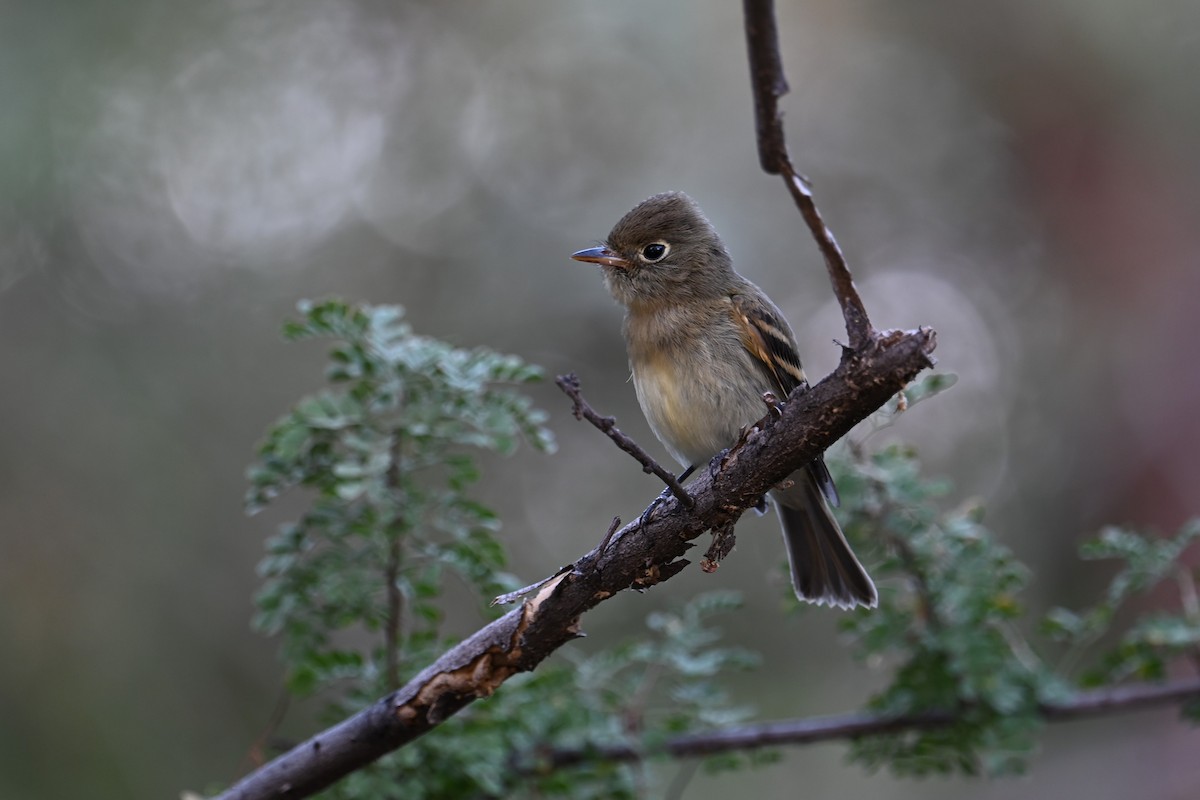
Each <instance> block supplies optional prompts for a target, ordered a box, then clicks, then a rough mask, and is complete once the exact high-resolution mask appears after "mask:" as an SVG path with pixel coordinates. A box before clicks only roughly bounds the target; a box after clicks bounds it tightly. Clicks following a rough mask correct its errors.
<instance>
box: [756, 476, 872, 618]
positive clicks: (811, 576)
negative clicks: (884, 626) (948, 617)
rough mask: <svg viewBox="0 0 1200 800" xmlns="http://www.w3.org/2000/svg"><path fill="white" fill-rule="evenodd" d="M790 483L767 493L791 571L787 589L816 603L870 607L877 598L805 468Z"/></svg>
mask: <svg viewBox="0 0 1200 800" xmlns="http://www.w3.org/2000/svg"><path fill="white" fill-rule="evenodd" d="M793 478H794V480H795V482H796V485H795V486H793V487H792V488H790V489H787V490H786V491H780V492H773V493H772V497H773V498H774V500H775V506H776V508H777V509H778V510H779V519H780V521H781V522H782V523H783V541H784V543H785V544H786V545H787V552H788V563H789V564H790V565H791V568H792V587H793V588H794V589H795V590H796V596H797V597H799V598H800V599H801V600H805V601H807V602H810V603H816V604H817V605H830V606H837V607H838V608H854V607H855V606H866V607H867V608H874V607H875V605H876V604H877V603H878V602H879V594H878V592H876V591H875V584H874V582H872V580H871V576H869V575H868V574H867V571H866V570H865V569H864V568H863V565H862V564H860V563H859V561H858V558H856V557H855V555H854V551H853V550H851V549H850V543H849V542H847V541H846V536H845V534H843V533H842V529H841V527H839V526H838V523H837V520H836V519H834V518H833V513H832V512H831V511H830V510H829V506H828V505H827V504H826V502H825V498H824V496H823V495H822V493H821V487H820V485H819V484H818V482H817V477H816V475H815V474H814V472H813V471H812V470H811V469H805V470H803V471H802V472H800V473H798V474H796V475H795V476H793Z"/></svg>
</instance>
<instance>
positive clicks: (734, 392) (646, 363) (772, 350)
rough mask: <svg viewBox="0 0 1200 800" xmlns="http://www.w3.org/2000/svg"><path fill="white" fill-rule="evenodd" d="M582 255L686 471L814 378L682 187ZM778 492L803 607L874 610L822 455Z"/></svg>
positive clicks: (649, 405) (651, 414) (641, 389)
mask: <svg viewBox="0 0 1200 800" xmlns="http://www.w3.org/2000/svg"><path fill="white" fill-rule="evenodd" d="M571 258H573V259H575V260H576V261H588V262H592V263H595V264H599V265H600V266H601V267H603V270H604V282H605V284H606V285H607V286H608V290H609V291H610V292H612V295H613V297H615V298H616V299H617V301H618V302H620V303H621V304H622V305H623V306H625V309H626V315H625V325H624V333H625V344H626V347H627V348H628V351H629V366H630V369H631V370H632V371H633V385H634V388H635V389H636V391H637V397H638V402H639V403H640V404H641V407H642V412H643V413H644V414H645V415H646V420H647V421H648V422H649V423H650V428H651V429H652V430H653V431H654V434H655V435H656V436H657V437H658V438H659V440H660V441H661V442H662V443H663V444H664V445H665V446H666V448H667V450H668V451H670V453H671V455H672V456H673V457H674V458H675V459H676V460H677V461H678V462H679V463H680V464H682V465H683V466H684V467H685V469H686V473H685V474H687V473H690V472H691V470H692V469H694V468H695V467H697V466H699V465H703V464H706V463H708V461H709V459H711V458H712V457H713V456H714V455H716V454H717V453H719V452H720V451H721V450H723V449H725V448H726V447H729V446H730V445H732V444H733V443H734V442H735V441H736V440H737V437H738V435H739V433H740V431H741V429H742V428H743V427H744V426H746V425H749V424H751V423H753V422H755V421H756V420H758V419H760V418H761V417H762V415H763V413H764V406H763V401H762V395H763V393H764V392H767V391H770V392H773V393H775V394H776V395H778V396H779V397H781V398H786V397H787V396H788V394H789V393H790V392H791V391H792V389H794V388H796V387H797V386H798V385H800V384H802V383H805V377H804V370H803V369H801V367H800V357H799V356H798V355H797V354H796V343H795V337H794V336H793V335H792V330H791V328H790V327H788V324H787V322H786V320H784V318H783V315H782V314H781V313H780V312H779V309H778V308H776V307H775V304H774V303H772V302H771V300H770V299H769V298H768V297H767V296H766V294H765V293H763V291H762V290H761V289H759V288H758V287H757V286H755V285H754V284H753V283H751V282H750V281H748V280H746V279H745V278H743V277H742V276H741V275H739V274H738V273H737V272H735V271H734V269H733V264H732V262H731V260H730V258H729V253H728V252H727V251H726V249H725V245H724V243H722V241H721V237H720V236H718V235H717V232H716V230H714V229H713V227H712V225H711V224H710V223H709V221H708V219H707V218H706V217H705V216H704V213H703V212H702V211H701V210H700V208H699V206H697V205H696V203H695V202H693V201H692V199H691V198H690V197H688V196H687V195H685V194H682V193H680V192H667V193H664V194H657V195H654V196H653V197H651V198H649V199H648V200H645V201H643V202H642V203H641V204H639V205H638V206H637V207H636V208H634V209H633V210H632V211H630V212H629V213H628V214H626V215H625V216H624V217H622V218H621V220H620V221H619V222H618V223H617V224H616V226H615V227H613V229H612V232H610V233H609V234H608V239H607V240H606V241H605V243H604V244H603V245H602V246H600V247H592V248H588V249H587V250H580V251H579V252H577V253H575V254H573V255H572V256H571ZM791 480H792V486H791V487H790V488H788V489H776V490H774V491H772V492H771V497H772V499H773V500H774V501H775V506H776V508H777V509H778V510H779V517H780V520H781V521H782V523H783V539H784V542H785V543H786V545H787V551H788V560H789V562H790V563H791V568H792V585H793V586H794V588H795V590H796V595H797V596H798V597H799V598H800V599H801V600H807V601H809V602H813V603H817V604H818V605H822V604H828V605H831V606H838V607H840V608H853V607H855V606H859V605H861V606H867V607H874V606H875V604H876V603H877V602H878V594H877V593H876V591H875V584H874V583H872V581H871V578H870V576H868V575H867V572H866V570H865V569H863V566H862V564H860V563H859V562H858V559H857V558H855V556H854V553H853V551H851V549H850V545H849V544H848V543H847V542H846V537H845V536H844V535H843V534H842V530H841V528H840V527H838V523H837V520H835V519H834V518H833V515H832V513H831V512H830V510H829V506H828V505H827V504H826V499H828V501H829V502H831V503H833V504H835V505H836V504H837V502H838V499H837V490H836V489H835V488H834V485H833V479H832V478H831V477H830V476H829V471H828V469H826V467H825V462H824V461H823V460H822V459H820V458H818V459H816V460H815V461H813V462H812V463H810V464H809V465H807V466H806V467H804V468H803V469H802V470H800V471H799V472H797V473H795V474H794V475H792V476H791Z"/></svg>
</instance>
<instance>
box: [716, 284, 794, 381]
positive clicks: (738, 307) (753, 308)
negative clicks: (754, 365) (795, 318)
mask: <svg viewBox="0 0 1200 800" xmlns="http://www.w3.org/2000/svg"><path fill="white" fill-rule="evenodd" d="M729 299H730V300H731V301H732V303H733V305H732V308H733V321H734V322H735V323H736V324H737V327H738V333H739V334H741V338H742V344H743V345H744V346H745V348H746V349H747V350H748V351H750V354H751V355H753V356H754V357H755V358H757V359H758V360H759V361H761V362H762V364H763V366H764V367H766V368H767V372H769V373H770V374H771V375H772V376H774V378H775V388H776V389H778V390H779V391H780V392H782V396H781V397H780V398H779V399H780V400H785V399H787V396H788V395H789V394H791V393H792V390H793V389H795V388H796V387H797V386H799V385H801V384H803V383H807V381H808V379H807V378H806V377H805V376H804V368H803V367H801V366H800V356H798V355H797V354H796V343H795V340H793V339H792V332H791V331H790V330H789V329H788V326H787V323H786V322H784V321H783V320H782V319H781V318H780V316H779V314H778V312H776V311H775V309H773V308H771V307H770V305H768V304H767V303H764V302H761V301H757V299H756V298H750V297H747V296H746V295H743V294H735V295H732V296H731V297H730V298H729Z"/></svg>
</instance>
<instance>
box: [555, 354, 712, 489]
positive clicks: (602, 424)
mask: <svg viewBox="0 0 1200 800" xmlns="http://www.w3.org/2000/svg"><path fill="white" fill-rule="evenodd" d="M554 383H555V384H557V385H558V388H560V389H562V390H563V394H565V395H566V396H567V397H569V398H571V401H572V402H573V403H574V404H575V407H574V409H573V411H574V414H575V419H586V420H587V421H588V422H590V423H592V424H593V425H595V426H596V427H597V428H598V429H599V430H600V432H601V433H603V434H604V435H605V436H607V437H608V438H610V439H612V440H613V443H614V444H616V446H617V447H619V448H621V449H622V450H624V451H625V452H626V453H629V455H631V456H633V457H634V458H635V459H637V462H638V463H639V464H641V465H642V472H645V473H647V474H654V475H657V476H658V478H659V479H660V480H661V481H662V482H663V483H665V484H666V485H667V488H668V489H670V490H671V494H673V495H675V497H676V498H678V500H679V502H680V503H682V504H683V506H684V508H691V507H692V504H693V501H692V496H691V495H690V494H688V493H687V490H686V489H684V488H683V484H681V483H680V482H679V480H678V479H677V478H676V477H675V475H674V473H672V472H670V471H669V470H667V469H665V468H664V467H663V466H662V465H661V464H659V463H658V462H657V461H655V460H654V457H653V456H651V455H650V454H649V453H647V452H646V451H645V450H643V449H642V448H641V447H640V446H639V445H638V443H637V442H635V441H634V440H633V439H630V438H629V437H628V436H626V435H625V434H623V433H621V429H620V428H618V427H617V420H616V418H614V417H604V416H601V415H600V414H598V413H597V412H596V410H595V409H594V408H592V407H591V406H590V405H588V402H587V400H584V399H583V393H582V390H581V389H580V385H579V378H578V377H577V376H576V375H575V373H573V372H572V373H570V374H568V375H559V376H558V377H557V378H555V379H554Z"/></svg>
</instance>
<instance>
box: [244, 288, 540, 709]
mask: <svg viewBox="0 0 1200 800" xmlns="http://www.w3.org/2000/svg"><path fill="white" fill-rule="evenodd" d="M300 311H301V313H302V315H303V316H302V318H301V319H300V320H297V321H293V322H289V323H287V325H286V326H285V329H284V330H285V334H286V335H287V337H288V338H289V339H292V340H298V339H311V338H318V337H319V338H327V339H332V340H333V341H334V346H333V349H332V351H331V353H330V365H329V368H328V370H327V372H326V374H327V378H328V380H329V382H330V384H331V386H330V388H328V389H325V390H323V391H321V392H318V393H317V394H314V395H310V396H308V397H306V398H304V399H302V400H301V401H300V402H298V403H297V404H296V405H295V407H294V408H293V409H292V410H291V411H290V412H289V413H288V414H287V415H286V416H284V417H283V418H282V419H281V420H279V421H278V422H277V423H275V425H274V426H272V427H271V429H270V430H269V431H268V433H267V437H266V441H265V442H264V443H263V445H262V446H261V448H260V450H259V458H258V462H257V463H256V464H255V465H254V466H253V467H252V468H251V469H250V471H249V478H250V482H251V488H250V490H249V492H248V495H247V499H246V504H247V507H248V508H249V509H250V510H251V511H256V510H258V509H260V508H261V507H262V506H263V505H264V504H266V503H268V502H269V501H271V500H272V499H273V498H275V497H276V496H277V495H279V494H280V493H282V492H284V491H286V490H288V489H291V488H296V487H302V488H304V489H306V490H308V494H309V496H310V497H311V504H310V506H309V509H308V510H307V512H306V513H305V514H304V515H303V516H302V517H301V518H300V519H299V520H298V521H296V522H292V523H289V524H286V525H284V526H283V527H282V528H281V529H280V531H279V533H278V534H277V535H276V536H274V537H273V538H272V539H271V540H270V541H269V542H268V543H267V556H266V557H265V558H264V559H263V560H262V562H261V563H260V565H259V572H260V573H261V575H262V576H263V577H264V579H265V585H264V587H263V589H262V591H261V592H260V594H259V596H258V616H257V618H256V620H255V624H256V626H257V627H258V628H260V629H261V630H263V631H266V632H267V633H271V634H280V635H281V637H282V641H283V657H284V661H285V663H286V664H287V665H288V686H289V688H290V689H291V690H292V691H293V692H296V693H298V694H308V693H311V692H313V691H315V690H317V689H323V688H328V687H329V686H330V685H331V684H333V683H336V682H340V681H345V682H348V684H349V685H355V686H358V687H359V688H360V689H362V690H363V691H364V692H366V693H368V694H369V693H372V692H375V693H382V692H383V691H387V690H389V689H391V688H394V685H393V684H394V683H395V682H396V681H397V680H398V679H399V678H400V677H401V676H403V675H405V674H408V672H410V671H411V670H412V669H413V668H414V667H416V666H419V665H420V664H421V663H423V661H425V660H427V659H428V658H429V657H430V656H431V655H432V654H433V653H434V651H435V650H436V649H437V648H438V647H439V646H440V645H441V644H442V643H443V642H442V641H441V632H440V627H439V626H440V622H441V616H442V611H441V607H440V603H439V601H440V599H441V595H442V592H443V589H444V584H445V580H446V577H447V576H448V575H450V574H456V575H458V576H459V577H461V578H462V579H464V580H465V581H466V582H467V584H468V585H470V586H472V587H477V589H478V591H479V592H480V593H481V596H491V595H492V594H494V593H495V592H497V591H502V590H503V589H505V588H511V586H512V582H511V580H510V579H509V578H508V577H507V576H506V575H505V574H504V573H503V572H502V569H503V566H504V552H503V549H502V548H501V546H500V544H499V542H498V541H497V540H496V539H495V536H494V533H495V531H496V529H497V527H498V522H497V520H496V517H495V515H494V514H493V513H492V512H491V511H490V510H488V509H487V508H485V507H484V506H482V505H480V504H479V503H478V502H477V501H475V500H473V499H472V498H471V497H470V495H469V494H468V489H469V488H470V486H471V484H472V483H473V482H474V481H475V480H476V478H477V477H478V469H477V467H476V465H475V460H474V457H473V456H472V455H471V451H472V450H473V449H483V450H494V451H498V452H500V453H510V452H512V451H513V449H514V448H515V447H516V445H517V443H518V441H520V439H521V438H522V437H523V438H525V439H526V440H527V441H529V442H530V443H531V444H533V445H534V446H535V447H537V448H538V449H541V450H549V449H551V448H552V447H553V439H552V438H551V435H550V433H549V431H548V430H547V429H546V428H545V427H543V424H542V423H543V422H544V420H545V414H544V413H543V412H541V411H539V410H537V409H534V408H533V407H532V405H531V403H530V402H529V399H528V398H527V397H525V396H524V395H522V394H520V393H518V392H517V391H515V390H514V389H513V388H511V385H514V384H516V385H519V384H524V383H528V382H530V381H534V380H537V379H538V378H539V377H540V374H541V373H540V371H539V370H538V369H537V368H536V367H532V366H529V365H527V364H525V363H524V362H522V361H521V360H520V359H519V358H516V357H515V356H505V355H499V354H497V353H493V352H491V351H489V350H484V349H476V350H462V349H455V348H452V347H450V346H449V345H447V344H445V343H443V342H439V341H436V340H433V339H429V338H426V337H422V336H416V335H414V334H413V333H412V331H411V330H410V329H409V327H408V325H406V324H404V323H403V322H402V311H401V309H399V308H398V307H395V306H365V305H364V306H353V305H349V304H347V303H344V302H342V301H339V300H326V301H323V302H320V303H307V302H306V303H302V304H301V306H300ZM349 629H353V630H357V631H366V632H367V633H369V634H371V636H370V637H368V638H367V639H366V640H365V641H369V642H370V644H369V645H367V646H363V645H359V644H356V643H355V642H357V641H360V640H361V639H355V638H354V637H350V636H338V635H337V634H338V633H339V632H341V631H346V630H349Z"/></svg>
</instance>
